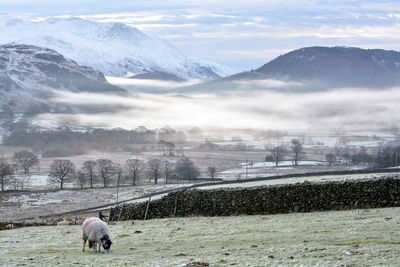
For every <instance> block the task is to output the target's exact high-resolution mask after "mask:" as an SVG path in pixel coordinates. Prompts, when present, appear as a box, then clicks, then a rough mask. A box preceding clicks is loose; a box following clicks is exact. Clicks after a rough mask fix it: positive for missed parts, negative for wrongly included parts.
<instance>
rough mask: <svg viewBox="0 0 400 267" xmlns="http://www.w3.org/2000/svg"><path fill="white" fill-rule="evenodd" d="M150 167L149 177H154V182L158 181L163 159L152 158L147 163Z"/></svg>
mask: <svg viewBox="0 0 400 267" xmlns="http://www.w3.org/2000/svg"><path fill="white" fill-rule="evenodd" d="M147 165H148V167H149V171H148V174H149V177H150V179H154V184H157V183H158V179H159V178H160V176H161V168H162V166H161V160H159V159H151V160H149V162H148V163H147Z"/></svg>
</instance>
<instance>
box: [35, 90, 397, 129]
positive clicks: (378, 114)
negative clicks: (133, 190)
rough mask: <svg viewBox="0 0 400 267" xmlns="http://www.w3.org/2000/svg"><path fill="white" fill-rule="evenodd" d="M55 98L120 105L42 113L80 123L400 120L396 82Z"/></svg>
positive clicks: (365, 125)
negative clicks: (379, 86) (376, 86)
mask: <svg viewBox="0 0 400 267" xmlns="http://www.w3.org/2000/svg"><path fill="white" fill-rule="evenodd" d="M55 100H56V101H57V102H60V103H67V104H70V105H80V106H91V105H100V106H107V105H110V107H111V106H112V107H118V108H119V109H118V110H119V111H116V112H111V113H91V114H83V113H82V114H78V115H53V114H44V115H40V116H39V117H38V118H37V119H41V120H61V121H62V120H66V119H67V120H72V121H77V122H79V123H81V124H84V125H92V126H102V127H123V128H130V129H133V128H136V127H138V126H140V125H144V126H146V127H150V128H159V127H163V126H165V125H170V126H171V127H175V128H180V129H187V128H190V127H193V126H199V127H203V128H208V129H211V128H212V129H216V128H217V129H257V130H261V129H285V130H332V129H341V130H378V129H383V128H390V127H393V126H397V127H399V126H400V119H399V118H398V103H399V101H400V88H392V89H387V90H381V91H370V90H366V89H354V88H347V89H341V90H333V91H329V92H317V93H305V94H294V93H278V92H268V91H252V92H247V91H237V92H230V93H226V92H225V93H221V94H189V95H176V94H175V95H172V94H161V95H160V94H145V93H138V94H132V95H130V96H129V97H125V96H112V95H102V94H91V93H79V94H75V93H66V92H60V93H59V94H58V95H57V97H56V99H55Z"/></svg>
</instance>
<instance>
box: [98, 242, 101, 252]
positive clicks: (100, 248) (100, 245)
mask: <svg viewBox="0 0 400 267" xmlns="http://www.w3.org/2000/svg"><path fill="white" fill-rule="evenodd" d="M98 252H99V253H101V243H99V250H98Z"/></svg>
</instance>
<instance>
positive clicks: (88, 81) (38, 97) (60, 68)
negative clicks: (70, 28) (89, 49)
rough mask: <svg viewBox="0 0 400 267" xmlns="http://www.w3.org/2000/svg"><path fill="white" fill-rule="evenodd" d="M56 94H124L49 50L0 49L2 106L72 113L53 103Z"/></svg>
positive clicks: (98, 75)
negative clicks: (57, 91)
mask: <svg viewBox="0 0 400 267" xmlns="http://www.w3.org/2000/svg"><path fill="white" fill-rule="evenodd" d="M55 90H61V91H68V92H103V93H104V92H109V93H124V92H125V90H123V89H122V88H119V87H117V86H114V85H111V84H109V83H108V82H107V80H106V79H105V77H104V74H103V73H102V72H100V71H97V70H94V69H92V68H90V67H87V66H80V65H78V64H77V63H76V62H75V61H73V60H70V59H67V58H65V57H64V56H63V55H61V54H59V53H58V52H56V51H54V50H51V49H49V48H43V47H37V46H32V45H13V44H9V45H0V96H1V97H0V104H1V107H2V109H10V110H12V111H13V112H20V113H24V112H28V113H36V112H42V111H46V112H47V111H52V110H53V111H57V110H56V109H61V110H65V111H68V110H69V108H68V107H62V106H59V105H56V104H54V103H50V102H49V99H50V98H51V97H53V96H54V92H55Z"/></svg>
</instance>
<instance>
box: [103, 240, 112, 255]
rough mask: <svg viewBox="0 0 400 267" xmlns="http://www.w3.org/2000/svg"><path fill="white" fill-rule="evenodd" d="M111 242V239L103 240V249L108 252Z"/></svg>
mask: <svg viewBox="0 0 400 267" xmlns="http://www.w3.org/2000/svg"><path fill="white" fill-rule="evenodd" d="M111 244H112V242H111V240H104V241H103V248H104V250H105V251H107V253H110V248H111Z"/></svg>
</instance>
